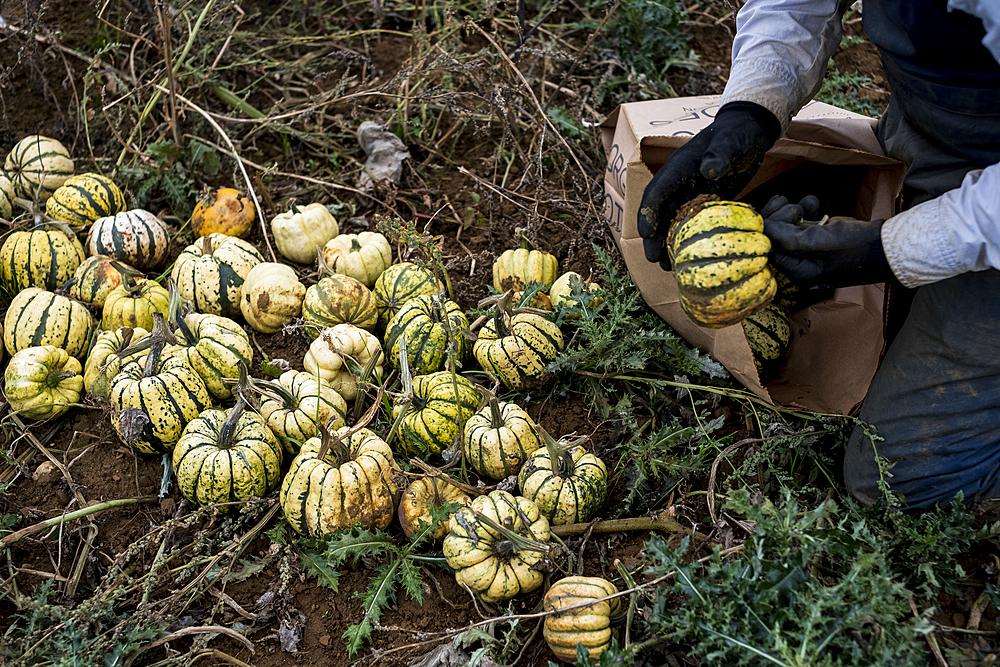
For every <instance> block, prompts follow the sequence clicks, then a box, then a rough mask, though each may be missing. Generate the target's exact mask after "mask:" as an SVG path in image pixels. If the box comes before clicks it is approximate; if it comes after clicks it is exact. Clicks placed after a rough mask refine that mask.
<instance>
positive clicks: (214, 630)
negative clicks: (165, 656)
mask: <svg viewBox="0 0 1000 667" xmlns="http://www.w3.org/2000/svg"><path fill="white" fill-rule="evenodd" d="M209 633H211V634H220V635H226V636H227V637H229V638H231V639H234V640H236V641H238V642H239V643H240V644H243V646H244V648H246V649H247V650H249V651H250V653H256V652H257V651H256V649H255V648H254V645H253V642H252V641H250V640H249V639H247V638H246V637H245V636H244V635H241V634H240V633H238V632H236V631H235V630H230V629H229V628H227V627H225V626H222V625H203V626H201V627H197V628H184V629H183V630H178V631H177V632H171V633H170V634H169V635H167V636H166V637H162V638H160V639H158V640H156V641H155V642H153V643H152V644H147V645H145V646H143V647H141V648H140V649H139V650H137V651H136V652H135V653H133V654H132V655H131V656H129V659H128V660H126V661H125V667H128V666H129V665H131V664H132V663H133V662H135V659H136V658H138V657H139V656H140V655H142V654H143V653H145V652H146V651H148V650H149V649H152V648H156V647H157V646H163V645H164V644H166V643H167V642H172V641H174V640H175V639H180V638H181V637H187V636H189V635H204V634H209Z"/></svg>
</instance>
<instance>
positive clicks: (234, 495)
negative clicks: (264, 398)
mask: <svg viewBox="0 0 1000 667" xmlns="http://www.w3.org/2000/svg"><path fill="white" fill-rule="evenodd" d="M246 407H247V402H246V400H244V399H243V397H242V394H241V395H240V398H239V399H238V400H237V401H236V405H235V407H233V409H232V410H230V411H229V412H227V411H226V410H222V409H218V408H211V409H208V410H205V411H204V412H202V413H201V414H200V415H198V416H197V417H196V418H194V419H192V420H191V421H189V422H188V424H187V426H185V427H184V432H183V433H182V434H181V437H180V440H178V441H177V446H176V447H174V453H173V461H174V471H175V473H176V474H177V487H178V488H179V489H180V492H181V494H183V495H184V497H185V498H187V499H188V500H190V501H191V502H193V503H196V504H198V505H209V504H211V503H233V502H239V501H241V500H249V499H250V498H253V497H254V496H257V497H260V496H264V495H266V494H267V492H268V491H270V490H271V489H273V488H274V487H276V486H277V485H278V482H279V481H280V480H281V457H282V451H281V444H280V443H279V442H278V438H277V437H275V435H274V433H272V432H271V429H270V428H268V426H267V424H266V423H265V422H264V420H263V419H262V418H261V416H260V415H258V414H257V413H256V412H253V411H252V410H246V409H245V408H246Z"/></svg>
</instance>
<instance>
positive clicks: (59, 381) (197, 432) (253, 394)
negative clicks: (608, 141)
mask: <svg viewBox="0 0 1000 667" xmlns="http://www.w3.org/2000/svg"><path fill="white" fill-rule="evenodd" d="M19 207H20V208H25V209H27V210H29V211H30V212H31V215H28V216H24V218H22V219H29V220H34V222H35V225H34V226H33V227H32V226H24V227H23V228H22V229H20V230H19V231H15V232H13V233H12V234H10V235H9V236H7V238H6V240H5V241H4V243H3V245H2V246H0V288H2V290H3V291H4V292H5V293H6V294H7V296H8V297H9V299H10V301H9V306H8V307H7V311H6V314H5V316H4V318H3V343H4V347H5V348H6V351H7V352H8V353H9V354H10V355H12V356H11V359H10V361H9V363H8V365H7V368H6V371H5V387H4V391H5V393H6V397H7V401H8V402H9V404H10V406H11V408H12V409H13V410H14V411H16V413H17V414H18V415H20V416H21V417H24V418H27V419H34V420H45V419H51V418H54V417H58V416H59V415H62V414H64V413H66V412H67V411H68V410H70V409H71V408H72V407H73V406H74V405H76V404H79V403H80V402H81V401H82V400H83V399H84V396H85V395H89V396H90V397H91V399H92V400H96V401H99V402H102V403H106V404H107V405H108V406H110V410H109V412H110V414H111V421H112V424H113V427H114V429H115V431H116V433H117V434H118V436H119V437H120V439H121V440H122V442H124V443H125V444H127V445H128V446H130V447H132V448H134V449H135V450H137V451H138V452H140V453H143V454H150V455H152V454H159V455H167V456H169V458H170V460H171V461H172V464H173V468H174V471H175V474H176V478H177V484H178V487H179V489H180V491H181V493H182V494H183V495H184V496H185V497H186V498H188V499H189V500H190V501H192V502H194V503H198V504H202V505H204V504H210V503H222V504H225V503H239V502H241V501H244V500H247V499H249V498H251V497H254V496H262V495H265V494H267V493H269V492H271V491H272V490H274V489H276V488H278V487H279V486H280V490H279V491H278V496H279V500H280V503H281V506H282V508H283V510H284V515H285V518H286V519H287V521H288V522H289V524H290V525H291V526H292V527H293V528H294V529H295V530H296V531H298V532H299V533H302V534H305V535H310V536H322V535H326V534H329V533H332V532H335V531H338V530H341V529H345V528H348V527H351V526H355V525H361V526H364V527H366V528H371V529H385V528H387V527H388V526H389V525H390V524H391V523H392V522H393V520H394V519H396V518H397V517H398V520H399V522H400V525H401V526H402V529H403V532H404V533H405V534H406V535H407V536H410V535H412V534H414V533H415V532H416V531H417V530H418V528H419V527H420V525H421V523H422V522H425V523H429V522H430V521H431V512H430V507H431V506H433V505H439V506H440V505H444V504H446V503H452V502H454V503H458V505H460V506H461V509H460V510H458V511H457V512H455V513H454V514H452V515H451V518H450V519H449V521H447V522H446V523H441V524H439V525H437V526H434V536H435V537H436V538H437V539H439V540H440V541H441V548H442V550H443V553H444V555H445V557H446V558H447V560H448V563H449V565H450V566H451V567H452V568H453V569H454V570H455V577H456V580H457V581H458V582H459V583H460V584H462V585H464V586H467V587H468V588H469V589H470V590H472V591H474V592H476V593H478V594H479V595H480V596H481V597H482V599H483V600H485V601H491V602H496V601H501V600H506V599H509V598H512V597H514V596H515V595H517V594H518V593H522V592H523V593H527V592H531V591H534V590H536V589H538V588H539V587H540V586H541V585H542V583H543V574H542V571H541V569H540V568H538V567H537V566H538V565H539V564H540V563H541V562H542V561H544V560H545V559H546V557H548V555H549V553H550V549H551V547H550V536H551V531H550V526H551V525H559V524H567V523H578V522H586V521H589V520H590V519H591V518H593V517H595V516H596V515H597V513H598V511H599V510H600V508H601V506H602V505H603V503H604V501H605V499H606V496H607V469H606V466H605V464H604V462H603V461H601V460H600V459H599V458H598V457H597V456H595V454H594V453H592V452H591V451H589V450H588V447H587V445H588V442H587V440H586V439H585V438H584V439H579V438H577V439H574V438H569V437H564V438H562V439H559V440H557V439H555V438H553V437H552V436H550V435H549V434H548V433H547V432H545V431H544V430H543V429H542V428H541V427H540V426H539V425H537V424H536V423H535V422H534V421H533V420H532V418H531V417H530V416H529V415H528V413H527V412H526V411H525V410H524V409H523V408H521V407H520V406H519V405H517V404H516V403H515V402H513V401H504V400H501V399H500V398H498V397H497V396H495V395H494V393H493V392H494V391H497V390H498V389H499V388H500V387H501V386H502V387H503V388H506V389H508V390H515V391H516V390H523V389H526V388H531V387H533V386H536V385H537V384H538V383H540V382H543V381H544V380H545V378H546V368H547V366H548V365H549V363H551V362H552V361H553V360H554V359H555V358H556V356H557V355H558V354H559V352H560V351H561V350H562V349H563V347H564V338H563V334H562V331H561V329H560V326H559V325H557V324H556V321H555V319H554V317H553V314H552V313H551V312H548V311H546V310H540V309H538V308H516V307H514V305H515V304H516V303H517V302H518V301H519V300H520V296H521V294H522V293H523V292H525V290H527V289H529V288H531V287H532V285H533V284H537V285H538V286H537V288H534V291H535V292H539V293H541V292H545V294H544V295H543V296H544V299H542V298H539V299H536V300H535V301H533V302H532V304H533V305H539V304H541V305H544V306H546V307H549V308H554V309H556V310H557V311H560V312H562V313H563V314H564V315H565V318H563V319H564V320H569V319H570V318H572V317H574V316H575V317H579V316H580V311H581V310H586V309H587V308H588V307H593V306H595V305H596V304H598V303H599V301H598V300H595V299H594V297H593V296H592V295H591V296H586V295H587V294H588V292H592V291H593V290H594V289H595V288H596V285H593V284H588V283H584V282H583V281H582V280H581V279H580V276H578V275H577V274H575V273H572V272H568V273H564V274H562V275H561V276H560V275H559V274H558V264H557V261H556V258H555V257H553V256H552V255H548V254H546V253H542V252H539V251H536V250H527V249H524V248H521V249H512V250H508V251H506V252H504V253H503V254H502V255H501V256H500V257H499V258H498V260H497V261H496V263H495V264H494V267H493V283H494V288H495V290H496V292H497V294H496V295H494V296H492V297H490V298H487V299H486V300H485V301H484V304H488V305H489V307H490V311H489V315H487V316H484V317H481V318H480V323H479V325H478V326H473V325H470V319H469V317H468V316H467V314H466V313H465V312H464V311H463V310H462V308H461V307H460V306H459V305H458V304H456V303H455V302H453V301H451V300H450V299H448V298H447V293H446V290H445V285H444V282H443V281H442V280H441V277H442V276H436V275H435V274H434V272H432V271H431V270H429V269H427V268H425V267H423V266H420V265H418V264H416V263H412V262H397V263H394V262H393V248H392V246H391V244H390V242H389V240H388V239H386V237H385V236H383V235H382V234H379V233H376V232H363V233H361V234H340V233H339V228H338V223H337V221H336V219H335V217H334V216H333V215H332V214H331V212H330V210H329V209H328V208H327V207H326V206H324V205H322V204H319V203H313V204H309V205H308V206H294V207H293V208H292V209H291V210H289V211H287V212H285V213H281V214H279V215H277V216H276V217H275V218H274V219H273V220H271V222H270V231H271V236H272V238H273V239H274V242H275V245H276V246H277V248H278V251H279V252H280V253H281V255H282V256H283V257H284V258H286V259H287V260H289V261H290V262H293V263H295V264H297V265H304V264H312V263H314V262H318V263H319V267H320V272H321V276H322V277H321V278H320V279H319V280H318V281H317V282H315V283H314V284H311V285H308V286H306V285H305V284H304V283H303V282H302V281H301V280H300V279H299V272H298V271H297V270H296V268H295V266H293V265H291V264H285V263H280V262H268V261H266V259H265V258H264V256H263V255H262V254H261V253H260V252H259V251H258V250H257V248H256V247H255V246H254V245H253V244H251V243H249V242H248V241H246V240H244V238H242V237H244V236H246V235H247V234H248V233H249V232H250V230H251V229H252V228H253V226H254V222H255V220H257V218H258V216H259V211H258V209H257V208H256V207H255V202H254V201H253V200H252V199H251V198H250V197H247V196H246V195H245V194H243V193H241V192H240V191H238V190H236V189H233V188H221V189H219V190H217V191H215V192H213V193H210V194H209V195H208V196H206V197H205V198H204V199H202V200H201V201H199V202H198V203H197V205H196V206H195V210H194V213H193V215H192V219H191V221H190V232H191V233H192V235H193V237H194V241H193V242H192V243H191V244H190V245H188V246H187V247H186V248H184V249H183V250H182V251H181V252H180V254H179V255H178V256H177V257H176V260H175V261H174V262H173V264H172V265H171V266H167V260H168V256H169V255H170V243H171V239H172V238H176V237H177V235H178V231H177V230H174V229H171V228H170V227H168V225H167V224H166V223H165V222H164V221H163V220H161V219H160V218H159V217H158V216H156V215H155V214H153V213H151V212H149V211H145V210H141V209H131V208H129V207H128V204H127V198H126V197H125V195H124V193H123V192H122V191H121V190H120V189H119V187H118V186H117V185H116V184H115V183H114V182H113V181H112V180H111V179H110V178H107V177H106V176H103V175H101V174H97V173H82V174H76V175H74V165H73V161H72V159H71V157H70V155H69V153H68V151H67V150H66V149H65V147H64V146H63V145H62V144H61V143H59V142H58V141H56V140H54V139H49V138H46V137H41V136H32V137H26V138H25V139H23V140H22V141H21V142H19V143H18V144H17V145H16V146H15V147H14V149H13V150H12V151H11V153H10V154H9V155H8V156H7V159H6V162H5V170H4V171H3V172H0V217H2V218H4V219H8V220H10V219H13V218H14V217H15V215H14V214H15V211H16V210H17V209H18V208H19ZM182 231H183V230H182ZM150 276H159V278H152V277H150ZM488 296H489V295H484V297H488ZM299 320H300V321H301V322H302V324H303V325H304V328H305V330H306V331H307V333H308V335H309V336H310V337H311V338H312V339H313V340H312V343H311V344H310V346H309V349H308V352H307V353H306V354H305V356H304V358H303V359H302V367H303V368H304V369H305V370H303V371H297V370H286V371H285V372H283V373H281V374H280V376H278V377H274V378H271V379H263V378H254V377H251V375H250V373H249V369H250V367H251V360H252V356H253V348H252V344H251V337H250V336H251V333H250V329H252V330H253V331H256V332H260V333H262V334H274V333H276V332H278V331H281V330H282V329H283V328H285V327H286V326H288V325H290V324H293V323H294V322H296V321H299ZM242 322H245V323H246V325H248V326H249V329H248V328H247V326H244V325H243V324H242ZM476 367H478V369H480V371H485V372H479V373H472V372H470V371H473V370H474V369H475V368H476ZM390 369H391V370H392V371H399V372H400V373H401V375H402V377H403V378H404V391H403V392H401V393H400V394H399V395H398V396H397V397H396V400H395V405H394V409H393V410H392V419H393V431H392V432H393V433H395V432H397V430H398V435H399V442H400V447H401V449H402V452H404V453H405V454H406V455H407V456H420V457H423V458H425V459H428V460H434V459H436V458H440V457H441V456H442V455H444V454H448V455H451V456H455V455H462V456H464V457H465V459H466V461H467V463H468V465H469V467H470V468H471V469H472V470H473V471H475V473H476V474H478V475H479V476H481V477H482V478H483V479H484V480H494V481H495V480H503V479H506V478H514V479H516V480H517V481H516V483H517V488H518V489H519V491H520V494H521V495H513V494H511V493H509V492H507V491H500V490H494V491H490V492H489V493H486V494H483V495H478V496H477V497H473V496H476V494H477V493H481V492H480V491H476V490H475V488H474V487H468V488H464V487H463V488H460V486H459V485H456V484H454V483H452V482H450V481H448V480H447V479H446V478H444V477H434V476H429V477H421V478H419V479H417V480H416V481H415V482H413V483H412V484H409V485H408V486H407V485H406V483H405V481H404V480H405V477H404V476H403V475H402V474H401V473H400V467H399V465H398V464H397V463H396V459H395V457H396V456H397V455H398V454H399V452H397V451H394V449H393V447H391V446H390V445H389V444H388V442H387V438H388V433H387V434H384V435H385V436H386V437H383V436H382V435H379V434H378V433H376V432H375V431H373V430H371V429H369V428H367V427H366V424H367V422H365V421H362V422H359V423H348V415H349V414H352V412H353V413H354V414H357V413H359V412H360V411H359V410H358V411H349V410H348V402H351V401H367V400H369V398H370V394H369V390H375V389H379V386H380V385H381V383H382V380H383V379H384V378H385V377H387V375H388V372H387V371H388V370H390ZM483 378H489V380H483ZM484 383H488V384H492V389H493V391H490V389H488V388H487V387H485V386H483V385H484ZM381 390H384V388H381V389H380V391H381ZM380 395H381V394H380ZM223 402H227V404H228V405H229V407H223ZM375 403H376V405H374V406H373V408H372V410H371V411H370V412H372V413H373V412H374V410H375V408H377V407H378V404H379V403H378V400H376V401H375ZM388 439H389V440H390V441H391V438H388ZM288 460H290V464H289V463H288ZM403 487H406V488H403ZM577 579H579V578H577ZM600 582H603V583H600ZM558 585H559V586H560V588H558V589H557V588H556V586H553V588H552V590H550V591H549V593H548V595H547V596H546V601H545V604H546V606H547V608H549V609H551V610H553V611H558V610H560V609H562V608H563V607H565V606H570V607H572V609H570V610H569V611H567V612H561V613H559V614H553V615H552V616H551V617H550V618H551V619H553V622H552V628H551V629H550V628H549V623H548V622H547V623H546V638H547V639H550V638H551V639H550V643H551V642H555V643H554V644H553V650H554V651H555V652H556V654H557V655H558V656H559V657H560V658H562V659H564V660H568V661H572V660H575V646H576V643H577V641H579V642H581V643H583V644H584V645H585V646H587V647H588V649H589V650H591V652H592V655H596V654H597V653H599V652H600V651H601V650H602V649H603V647H604V646H606V645H607V643H608V641H609V639H610V630H608V627H609V626H608V618H609V617H610V616H611V615H613V612H614V611H615V610H616V609H617V598H613V599H612V600H610V601H608V600H604V601H601V602H598V603H595V606H594V607H593V608H591V607H580V606H579V605H578V604H577V605H576V606H575V607H574V606H573V604H572V603H567V601H572V600H577V601H578V602H579V600H581V599H586V598H587V596H590V597H592V598H595V599H596V598H602V597H606V596H607V595H609V594H613V593H614V592H615V589H614V586H613V585H611V584H610V583H608V582H604V581H603V580H598V583H595V582H593V581H589V582H580V581H575V580H574V581H572V582H560V584H558ZM581 596H583V597H581ZM602 605H603V606H602ZM581 609H584V610H586V609H589V610H590V611H588V612H587V613H585V614H583V615H582V616H581ZM595 615H596V617H597V619H596V620H594V617H595ZM583 616H586V618H587V619H589V620H582V619H583ZM567 619H570V620H567ZM602 619H603V620H602ZM560 623H561V624H562V625H561V626H560ZM588 624H590V625H588ZM570 626H571V627H572V632H569V633H567V631H566V629H567V628H568V627H570ZM598 626H600V627H598ZM560 628H561V629H560ZM584 630H586V632H584ZM588 633H589V634H588ZM560 642H561V643H560ZM557 647H562V648H557Z"/></svg>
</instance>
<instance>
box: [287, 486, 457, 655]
mask: <svg viewBox="0 0 1000 667" xmlns="http://www.w3.org/2000/svg"><path fill="white" fill-rule="evenodd" d="M460 507H461V505H459V504H457V503H449V504H447V505H443V506H434V505H431V506H430V512H431V517H432V519H433V520H432V521H431V522H430V523H428V522H426V521H422V520H421V521H420V526H419V528H418V529H417V530H416V531H415V532H414V533H413V538H412V539H411V540H410V541H409V542H407V543H406V544H404V545H403V546H399V545H398V544H396V540H395V539H394V538H393V536H391V535H389V534H387V533H383V532H382V531H380V530H375V531H370V530H365V529H363V528H354V529H351V530H343V531H340V532H338V533H336V534H334V535H331V536H328V537H327V538H325V539H323V540H303V543H304V544H305V545H308V546H307V547H306V548H304V549H302V550H301V551H300V555H302V556H303V559H302V560H303V563H304V564H305V566H306V568H307V569H308V570H309V572H310V573H311V574H315V575H317V577H319V579H320V583H321V585H323V586H326V587H327V588H330V589H331V590H333V591H336V590H337V588H338V580H339V578H340V573H339V572H338V571H337V569H338V568H340V567H341V566H343V565H344V564H345V563H350V564H354V565H356V564H357V563H358V561H359V560H361V559H362V558H364V559H365V560H366V563H367V562H368V560H369V559H372V560H374V559H381V564H380V565H379V566H378V567H377V568H375V571H374V573H373V574H372V576H371V580H370V581H369V582H368V588H367V589H365V591H364V592H359V593H355V596H356V597H358V598H360V599H361V604H362V607H363V609H364V617H363V618H362V620H361V622H360V623H355V624H352V625H351V626H349V627H348V628H347V630H345V631H344V640H345V642H346V644H347V652H348V654H349V655H352V656H353V655H355V654H357V652H358V651H359V650H361V647H362V646H363V645H364V644H365V642H367V641H368V640H369V639H371V634H372V629H373V628H374V627H375V626H376V625H378V623H379V620H380V619H381V618H382V612H383V611H384V610H385V609H386V608H387V607H388V606H389V605H390V604H392V603H393V602H394V601H395V600H396V590H397V589H398V588H399V587H400V586H402V588H403V590H404V591H406V593H407V594H408V595H409V596H410V598H412V599H413V600H416V601H417V602H422V601H423V577H422V576H421V574H420V565H419V564H418V563H422V562H431V563H437V562H441V563H443V562H444V558H441V557H436V556H425V555H422V554H419V553H418V552H417V549H418V548H419V547H420V546H421V545H422V544H423V543H425V542H427V541H428V539H429V538H430V535H431V533H432V532H433V527H434V526H435V525H437V523H438V522H439V521H446V520H447V518H448V515H449V514H450V513H452V512H455V511H457V510H458V509H459V508H460ZM317 549H319V551H317Z"/></svg>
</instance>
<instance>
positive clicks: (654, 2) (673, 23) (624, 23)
mask: <svg viewBox="0 0 1000 667" xmlns="http://www.w3.org/2000/svg"><path fill="white" fill-rule="evenodd" d="M686 18H687V13H686V12H685V10H684V8H683V7H680V6H678V3H677V2H676V1H675V0H624V1H623V2H622V3H621V5H620V6H619V7H618V10H617V12H616V13H615V15H614V17H613V18H612V19H611V21H610V22H609V23H608V26H607V33H608V40H607V41H608V42H610V43H611V44H613V45H614V46H615V47H616V49H617V51H618V54H619V55H620V57H621V59H622V61H623V62H624V63H625V65H626V67H627V68H628V69H629V70H630V71H631V72H632V73H633V76H638V77H641V78H643V79H644V80H645V81H647V82H656V83H650V85H651V87H652V88H653V89H654V90H655V91H656V92H657V93H658V94H659V96H660V97H676V96H677V94H676V93H675V92H674V90H673V89H672V88H671V87H670V85H669V84H668V83H666V81H665V78H664V73H665V72H666V71H667V70H668V69H669V68H670V67H671V66H672V65H675V64H677V63H682V62H687V61H689V60H690V59H691V56H690V54H689V53H688V51H687V44H688V40H690V38H691V36H690V35H689V34H688V33H686V32H685V31H684V30H683V29H682V26H681V22H682V21H683V20H685V19H686Z"/></svg>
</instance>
